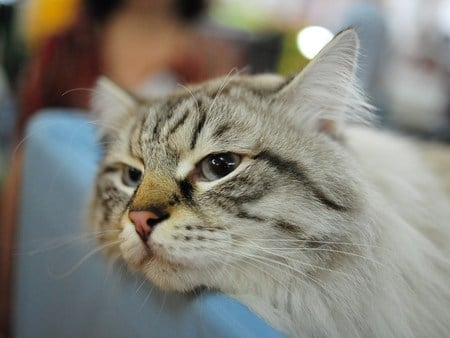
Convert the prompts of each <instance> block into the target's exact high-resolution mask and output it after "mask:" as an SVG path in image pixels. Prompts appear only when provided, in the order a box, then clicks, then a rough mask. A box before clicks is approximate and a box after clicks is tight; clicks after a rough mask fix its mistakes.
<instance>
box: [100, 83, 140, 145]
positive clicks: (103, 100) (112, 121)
mask: <svg viewBox="0 0 450 338" xmlns="http://www.w3.org/2000/svg"><path fill="white" fill-rule="evenodd" d="M138 105H139V99H138V98H137V97H136V96H134V95H133V94H131V93H130V92H128V91H127V90H125V89H123V88H122V87H120V86H119V85H118V84H117V83H115V82H114V81H112V80H111V79H109V78H107V77H106V76H101V77H99V78H98V80H97V83H96V86H95V88H94V95H93V96H92V98H91V110H92V111H93V112H94V114H95V116H96V118H97V121H96V122H97V123H98V125H99V134H100V137H104V136H105V135H107V134H109V133H110V132H113V131H114V130H117V128H119V127H120V125H121V123H120V122H121V121H122V119H123V118H124V117H125V116H126V115H128V114H130V113H131V111H133V110H134V109H136V108H137V107H138Z"/></svg>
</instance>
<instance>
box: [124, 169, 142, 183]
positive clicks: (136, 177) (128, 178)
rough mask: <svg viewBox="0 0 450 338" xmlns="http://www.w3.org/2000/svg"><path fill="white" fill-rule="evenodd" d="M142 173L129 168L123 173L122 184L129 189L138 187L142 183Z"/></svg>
mask: <svg viewBox="0 0 450 338" xmlns="http://www.w3.org/2000/svg"><path fill="white" fill-rule="evenodd" d="M141 177H142V172H141V171H140V170H139V169H136V168H134V167H130V166H127V167H126V168H124V170H123V171H122V182H123V184H125V185H127V186H129V187H136V186H137V185H138V184H139V182H140V181H141Z"/></svg>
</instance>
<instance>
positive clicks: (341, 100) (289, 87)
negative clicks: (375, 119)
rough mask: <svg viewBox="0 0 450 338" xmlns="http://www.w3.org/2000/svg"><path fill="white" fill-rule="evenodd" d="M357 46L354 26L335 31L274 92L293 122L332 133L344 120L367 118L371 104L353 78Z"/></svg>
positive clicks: (369, 115)
mask: <svg viewBox="0 0 450 338" xmlns="http://www.w3.org/2000/svg"><path fill="white" fill-rule="evenodd" d="M358 49H359V38H358V35H357V33H356V31H355V30H354V29H348V30H345V31H343V32H341V33H339V34H337V35H336V36H335V37H334V39H333V40H331V41H330V42H329V43H328V44H327V45H326V46H325V47H324V48H323V49H322V50H321V51H320V52H319V54H318V55H317V56H316V57H315V58H314V59H313V60H312V61H311V62H310V63H309V64H308V65H307V66H306V67H305V68H304V69H303V70H302V71H301V72H300V73H299V74H298V75H297V76H295V77H294V78H293V79H291V80H290V81H289V82H288V83H287V84H286V85H285V86H283V87H282V89H281V90H280V91H279V92H278V93H277V94H276V98H275V101H278V102H279V103H281V109H282V111H283V113H285V114H287V115H288V117H289V118H290V119H291V120H292V121H293V123H294V125H296V126H297V127H298V128H300V129H308V130H318V131H321V132H325V133H327V134H330V135H332V136H336V134H337V133H338V132H339V128H340V126H341V124H342V123H343V122H344V121H345V120H347V121H356V122H368V121H369V120H370V117H371V110H372V106H371V105H370V104H369V103H368V102H367V100H366V98H365V97H364V95H363V94H362V92H361V90H360V88H359V87H358V85H357V81H356V75H355V74H356V69H357V62H358Z"/></svg>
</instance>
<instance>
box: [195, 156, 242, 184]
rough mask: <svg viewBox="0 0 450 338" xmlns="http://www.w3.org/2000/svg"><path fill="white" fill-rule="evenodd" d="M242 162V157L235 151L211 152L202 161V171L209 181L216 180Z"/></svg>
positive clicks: (203, 176)
mask: <svg viewBox="0 0 450 338" xmlns="http://www.w3.org/2000/svg"><path fill="white" fill-rule="evenodd" d="M240 163H241V157H240V156H239V155H237V154H233V153H230V152H228V153H220V154H211V155H209V156H207V157H205V158H204V159H203V160H202V161H201V163H200V173H201V175H202V178H203V179H205V180H207V181H215V180H218V179H220V178H222V177H225V176H227V175H228V174H229V173H231V172H232V171H234V170H235V169H236V168H237V167H238V165H239V164H240Z"/></svg>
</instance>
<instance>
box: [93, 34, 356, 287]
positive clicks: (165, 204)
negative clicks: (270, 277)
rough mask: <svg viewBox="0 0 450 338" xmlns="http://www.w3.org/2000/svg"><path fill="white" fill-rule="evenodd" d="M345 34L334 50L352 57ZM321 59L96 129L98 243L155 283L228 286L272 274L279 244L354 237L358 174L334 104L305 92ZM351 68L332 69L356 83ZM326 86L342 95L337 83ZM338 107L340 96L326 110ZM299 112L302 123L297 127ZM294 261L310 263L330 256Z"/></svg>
mask: <svg viewBox="0 0 450 338" xmlns="http://www.w3.org/2000/svg"><path fill="white" fill-rule="evenodd" d="M349 34H350V35H349ZM342 35H344V36H343V37H342ZM345 35H347V36H345ZM352 38H353V39H356V37H355V36H354V33H353V32H351V33H345V32H344V33H342V34H341V38H340V40H341V41H340V44H339V43H338V42H339V41H337V42H335V45H337V47H339V46H340V47H342V48H341V49H343V50H344V47H345V48H346V49H345V53H347V54H349V55H353V54H355V50H356V45H355V46H354V48H353V52H352V51H351V50H350V52H349V46H348V45H350V46H351V45H352V43H353V44H355V43H357V42H355V41H356V40H354V41H353V40H352ZM342 40H343V41H342ZM347 40H349V41H347ZM345 43H346V44H347V45H346V46H342V44H345ZM332 47H333V46H332ZM337 47H336V46H335V47H333V48H331V51H333V49H334V50H336V49H338V48H337ZM338 52H339V49H338ZM331 56H333V57H335V55H334V54H331ZM333 57H332V58H331V59H332V60H331V61H333V60H334V59H333ZM353 57H354V55H353ZM322 59H325V61H321V60H319V61H317V62H316V63H315V64H312V66H310V67H309V68H310V69H309V70H308V72H306V73H304V74H303V73H302V74H303V75H302V74H301V76H298V77H296V78H294V79H293V80H290V81H284V80H282V79H280V78H275V77H270V78H268V77H259V78H247V77H238V76H235V77H230V78H227V79H221V80H216V81H213V82H209V83H206V84H204V85H201V86H198V87H194V88H191V89H189V90H182V91H180V93H176V94H174V95H172V96H170V97H166V98H162V99H157V100H153V101H151V102H146V103H137V102H136V103H132V101H126V100H125V101H126V103H127V104H125V105H124V106H123V108H124V109H123V111H124V112H123V113H121V112H120V113H117V112H116V113H111V114H113V115H114V119H115V124H114V126H113V127H107V126H105V128H104V131H103V134H104V135H105V136H106V138H105V139H106V145H105V153H104V157H103V159H102V162H101V166H100V170H99V173H98V176H97V180H96V188H95V192H94V197H93V202H92V207H91V219H92V224H93V226H94V228H95V230H96V231H98V233H99V234H101V235H100V236H99V237H100V238H101V239H102V240H103V241H104V242H105V247H109V248H110V250H111V251H112V252H115V253H119V254H120V255H121V256H122V257H123V258H124V259H125V261H127V262H128V263H129V264H130V265H131V266H133V267H135V268H137V269H138V270H140V271H141V272H142V273H144V274H145V275H146V276H147V277H148V278H149V279H150V280H152V281H153V282H154V283H156V284H157V285H159V286H161V287H163V288H166V289H174V290H179V291H185V290H190V289H193V288H195V287H197V286H201V285H206V286H208V287H212V288H219V289H220V288H223V287H224V286H223V281H224V279H226V278H227V276H229V275H233V274H242V273H244V275H245V273H248V274H249V275H250V276H249V278H252V276H251V274H252V272H251V268H252V267H254V268H255V271H256V270H258V272H261V271H267V272H268V273H273V271H272V272H270V270H271V268H272V267H271V265H276V264H273V263H268V262H271V261H274V262H282V261H283V260H284V259H285V258H286V257H287V256H289V255H290V253H289V251H286V253H285V256H286V257H283V255H281V254H280V252H282V251H280V250H282V249H286V250H288V249H289V248H291V249H292V248H299V247H302V246H304V247H305V248H308V247H313V246H316V244H315V243H317V241H323V240H325V239H343V238H345V239H346V240H349V238H350V237H351V236H354V235H355V232H353V230H354V229H352V224H353V223H354V220H355V217H357V216H356V215H357V214H358V213H359V212H360V210H361V200H362V196H361V193H360V192H359V189H358V177H357V174H355V172H354V170H356V169H355V168H354V166H353V165H352V163H353V162H352V160H351V156H350V155H349V154H348V153H347V151H346V150H345V146H344V145H343V143H342V142H341V141H339V140H337V139H338V137H337V135H336V134H335V132H337V131H336V128H337V127H336V125H335V123H336V122H337V121H336V120H335V119H334V120H333V119H329V116H327V112H328V111H330V106H329V105H330V103H329V102H326V100H325V99H324V100H320V97H319V98H318V99H319V101H317V102H319V103H318V104H315V103H314V102H315V101H314V100H312V99H310V98H307V97H306V98H303V97H302V95H306V94H303V93H304V92H305V91H306V92H308V90H309V91H310V95H315V93H319V92H320V93H322V95H323V94H324V93H325V94H327V93H326V92H325V91H326V89H320V90H321V91H319V90H315V91H314V90H312V89H311V88H312V87H311V86H314V85H317V84H315V83H314V81H317V79H315V78H314V77H313V78H312V80H311V81H312V82H311V83H309V82H308V81H309V80H308V76H311V75H310V74H309V73H310V72H313V71H316V72H317V75H318V76H323V74H320V71H322V68H323V65H322V68H321V67H320V66H321V64H322V63H323V64H324V65H325V66H326V67H329V65H328V64H327V61H328V59H327V55H326V51H325V52H323V53H322ZM347 61H348V64H346V65H345V67H341V68H343V69H339V71H338V72H339V74H340V75H342V74H343V75H345V76H348V77H349V78H351V76H350V75H352V74H353V72H354V70H353V66H352V67H349V66H348V65H349V64H351V62H350V61H351V60H347ZM352 62H353V63H354V61H352ZM338 66H339V65H337V66H336V67H338ZM346 67H347V68H346ZM311 68H312V69H311ZM315 68H317V69H315ZM346 69H347V71H345V70H346ZM333 72H335V71H331V74H333ZM350 73H351V74H350ZM349 74H350V75H349ZM305 79H306V80H305ZM347 85H348V84H345V86H347ZM348 86H350V85H348ZM330 88H331V89H332V90H335V91H336V93H334V95H336V94H338V96H339V95H344V94H345V95H348V93H347V92H340V91H342V90H343V88H344V85H341V86H339V85H335V84H333V83H332V86H331V87H330ZM349 88H350V87H349ZM313 89H314V88H313ZM299 90H300V91H301V92H302V94H299V95H296V94H295V93H298V91H299ZM348 90H351V89H348ZM126 99H129V98H126ZM299 100H300V101H299ZM308 100H310V101H311V102H309V101H308ZM315 100H316V99H315ZM329 100H331V99H329ZM125 101H124V100H123V101H122V102H125ZM302 105H303V108H302ZM340 105H342V98H341V99H337V100H336V102H335V106H334V107H331V110H336V111H338V110H339V109H342V107H340ZM294 106H295V107H296V108H293V107H294ZM297 106H298V107H297ZM113 108H114V107H112V108H110V110H111V111H113V110H114V109H113ZM116 108H117V106H116ZM99 109H100V110H101V109H102V108H99ZM326 109H328V110H327V111H325V110H326ZM103 110H105V109H103ZM107 110H108V109H106V111H105V112H104V113H103V114H104V116H107V114H108V111H107ZM294 110H295V112H294ZM311 110H314V111H313V113H312V114H313V115H314V114H316V115H315V116H312V115H311ZM295 114H299V115H302V114H303V116H301V117H300V118H298V119H295V122H294V119H293V117H292V116H293V115H295ZM104 120H105V119H104ZM324 121H325V122H326V123H324ZM330 123H331V124H330ZM357 232H358V230H356V233H357ZM355 236H357V235H355ZM289 241H291V242H289ZM299 243H301V245H299ZM275 249H276V250H275ZM274 250H275V251H274ZM277 250H278V251H277ZM296 255H297V256H298V257H299V259H301V260H302V262H309V263H310V265H315V266H316V265H317V264H319V263H320V264H322V265H326V264H328V263H329V262H331V260H332V258H331V257H326V255H325V254H324V253H323V252H320V253H317V252H315V253H313V252H308V251H304V252H303V251H296ZM309 263H307V264H309ZM330 264H331V263H330ZM242 269H245V270H246V271H242ZM304 272H305V273H309V271H308V266H307V265H305V266H304ZM226 287H227V288H230V286H229V285H228V286H226Z"/></svg>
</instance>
